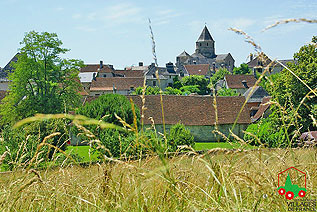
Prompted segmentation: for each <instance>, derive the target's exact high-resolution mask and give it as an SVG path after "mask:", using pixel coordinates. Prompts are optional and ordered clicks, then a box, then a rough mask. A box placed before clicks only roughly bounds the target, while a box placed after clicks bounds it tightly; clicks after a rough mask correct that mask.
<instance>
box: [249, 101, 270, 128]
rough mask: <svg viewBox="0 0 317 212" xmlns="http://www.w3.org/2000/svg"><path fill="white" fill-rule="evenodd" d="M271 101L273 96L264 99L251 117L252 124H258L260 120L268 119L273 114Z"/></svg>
mask: <svg viewBox="0 0 317 212" xmlns="http://www.w3.org/2000/svg"><path fill="white" fill-rule="evenodd" d="M271 99H272V97H271V96H266V97H264V98H263V99H262V102H261V104H260V106H259V109H258V110H257V111H256V113H255V114H254V115H253V116H251V120H252V122H256V121H258V120H260V119H261V118H266V117H268V116H269V115H270V114H271V111H270V106H271V104H270V101H271Z"/></svg>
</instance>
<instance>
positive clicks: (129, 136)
mask: <svg viewBox="0 0 317 212" xmlns="http://www.w3.org/2000/svg"><path fill="white" fill-rule="evenodd" d="M134 108H135V114H136V117H134V114H133V110H132V105H131V103H130V101H129V100H128V99H127V98H126V97H125V96H122V95H119V94H106V95H102V96H100V97H99V98H98V99H96V100H94V101H92V102H90V103H87V104H86V105H85V106H82V107H80V108H78V109H77V111H76V113H77V114H80V115H84V116H87V117H89V118H93V119H97V120H103V121H105V122H108V123H113V124H116V125H118V126H123V125H122V123H120V122H119V120H118V119H117V118H116V117H115V114H117V116H119V117H120V118H121V119H122V120H124V121H125V122H126V123H127V124H129V125H131V126H133V120H134V118H136V120H137V125H139V119H140V111H139V109H138V108H137V107H136V106H135V107H134ZM87 129H88V130H89V131H90V132H91V133H92V134H93V135H94V136H96V137H97V139H99V140H100V142H101V145H102V146H103V147H104V148H103V149H99V150H98V151H100V152H101V153H102V154H106V155H108V156H112V157H119V156H120V155H121V154H123V153H126V154H128V155H131V154H134V153H135V150H134V149H133V148H130V147H131V145H132V144H133V143H134V140H135V139H136V136H135V134H134V133H133V132H128V131H127V132H120V131H118V130H117V129H101V128H100V127H99V126H96V125H93V126H87ZM72 132H73V133H75V134H77V135H78V133H79V131H78V129H76V128H73V129H72ZM80 138H81V140H95V138H89V137H86V136H85V135H81V136H80ZM130 144H131V145H130ZM93 147H94V148H95V149H96V148H99V147H100V146H98V145H97V144H95V145H93Z"/></svg>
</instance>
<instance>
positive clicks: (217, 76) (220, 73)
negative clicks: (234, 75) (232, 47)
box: [210, 68, 231, 87]
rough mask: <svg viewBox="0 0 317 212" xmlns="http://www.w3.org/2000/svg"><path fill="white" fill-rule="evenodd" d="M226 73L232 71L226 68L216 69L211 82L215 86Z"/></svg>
mask: <svg viewBox="0 0 317 212" xmlns="http://www.w3.org/2000/svg"><path fill="white" fill-rule="evenodd" d="M226 74H231V73H230V72H229V71H228V70H227V69H225V68H221V69H219V70H218V71H216V73H215V74H214V75H212V77H211V78H210V83H211V84H212V87H214V86H215V85H216V83H217V82H218V81H219V80H222V79H223V78H224V77H225V75H226Z"/></svg>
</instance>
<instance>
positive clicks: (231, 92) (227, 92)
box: [217, 88, 239, 96]
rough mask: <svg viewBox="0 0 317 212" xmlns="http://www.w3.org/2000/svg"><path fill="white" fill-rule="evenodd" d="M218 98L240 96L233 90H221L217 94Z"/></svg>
mask: <svg viewBox="0 0 317 212" xmlns="http://www.w3.org/2000/svg"><path fill="white" fill-rule="evenodd" d="M217 95H218V96H239V93H237V92H236V91H235V90H233V89H231V88H221V89H220V90H219V91H218V92H217Z"/></svg>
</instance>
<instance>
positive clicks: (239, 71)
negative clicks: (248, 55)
mask: <svg viewBox="0 0 317 212" xmlns="http://www.w3.org/2000/svg"><path fill="white" fill-rule="evenodd" d="M251 72H252V70H251V69H249V67H248V65H247V64H245V63H242V64H241V65H240V67H234V68H233V74H251Z"/></svg>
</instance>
